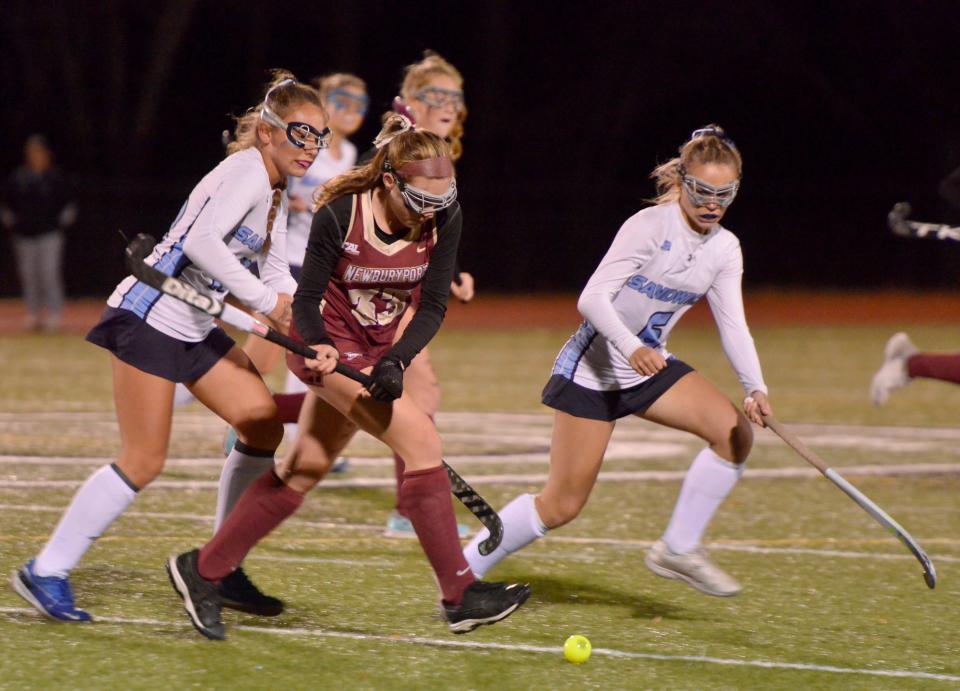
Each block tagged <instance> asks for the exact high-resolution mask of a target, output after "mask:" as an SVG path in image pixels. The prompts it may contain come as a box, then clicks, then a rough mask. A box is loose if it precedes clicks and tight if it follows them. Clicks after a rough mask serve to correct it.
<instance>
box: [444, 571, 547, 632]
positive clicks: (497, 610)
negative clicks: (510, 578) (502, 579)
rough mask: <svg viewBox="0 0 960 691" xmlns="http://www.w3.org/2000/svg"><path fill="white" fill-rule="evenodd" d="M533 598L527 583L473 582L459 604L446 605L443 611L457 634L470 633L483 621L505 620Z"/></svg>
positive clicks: (487, 622)
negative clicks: (529, 598)
mask: <svg viewBox="0 0 960 691" xmlns="http://www.w3.org/2000/svg"><path fill="white" fill-rule="evenodd" d="M528 597H530V586H529V585H528V584H527V583H486V582H484V581H474V582H473V583H471V584H470V586H469V587H468V588H467V589H466V590H465V591H463V600H462V601H461V602H460V604H459V605H444V606H443V614H444V617H446V620H447V624H448V625H449V626H450V630H451V631H453V632H454V633H469V632H471V631H473V630H474V629H475V628H477V627H478V626H482V625H483V624H495V623H497V622H498V621H500V620H501V619H506V618H507V617H508V616H510V614H511V613H512V612H513V610H515V609H516V608H517V607H519V606H520V605H522V604H523V603H524V602H526V600H527V598H528Z"/></svg>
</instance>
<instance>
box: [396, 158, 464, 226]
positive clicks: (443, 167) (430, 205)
mask: <svg viewBox="0 0 960 691" xmlns="http://www.w3.org/2000/svg"><path fill="white" fill-rule="evenodd" d="M419 164H425V165H423V166H422V167H421V166H420V165H419ZM400 170H401V171H403V175H401V174H400V171H398V170H394V169H393V166H391V165H390V161H384V162H383V172H384V173H392V174H393V176H394V177H395V178H396V179H397V188H398V189H399V190H400V196H401V197H403V203H404V204H405V205H406V206H407V208H408V209H410V210H411V211H413V212H414V213H415V214H425V213H427V212H430V211H434V212H435V211H442V210H443V209H446V208H448V207H450V206H452V205H453V203H454V202H455V201H456V200H457V179H456V178H455V177H453V164H452V163H450V159H448V158H447V157H446V156H440V157H437V158H428V159H426V160H423V161H413V162H411V163H408V164H406V165H405V166H403V167H401V168H400ZM408 175H425V176H427V177H448V176H449V177H450V187H448V188H447V191H446V192H444V193H443V194H433V193H431V192H427V191H426V190H422V189H420V188H419V187H414V186H413V185H410V184H408V183H407V181H406V180H404V177H405V176H408Z"/></svg>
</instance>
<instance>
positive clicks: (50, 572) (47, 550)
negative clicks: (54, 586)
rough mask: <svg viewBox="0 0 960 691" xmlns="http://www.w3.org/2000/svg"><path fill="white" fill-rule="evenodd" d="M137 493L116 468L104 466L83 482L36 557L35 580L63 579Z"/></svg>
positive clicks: (135, 488)
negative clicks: (39, 578) (43, 577)
mask: <svg viewBox="0 0 960 691" xmlns="http://www.w3.org/2000/svg"><path fill="white" fill-rule="evenodd" d="M138 491H139V489H138V488H137V487H135V486H134V485H133V483H131V482H130V481H129V480H128V479H127V478H126V477H125V476H124V475H123V474H122V473H121V471H120V469H119V468H117V467H116V466H114V465H113V464H111V465H105V466H103V467H102V468H100V469H99V470H97V471H96V472H95V473H94V474H93V475H91V476H90V477H89V478H87V481H86V482H84V483H83V485H81V486H80V489H79V490H77V493H76V494H75V495H73V501H71V502H70V506H69V507H68V508H67V510H66V512H65V513H64V514H63V516H62V517H61V518H60V522H59V523H58V524H57V527H56V528H55V529H54V531H53V534H52V535H51V536H50V539H49V540H48V541H47V544H46V545H45V546H44V548H43V551H41V552H40V554H39V555H38V556H37V559H36V561H35V562H34V567H33V570H34V572H35V573H36V574H37V575H38V576H58V577H59V578H66V577H67V575H68V574H69V573H70V571H71V570H72V569H73V567H75V566H76V565H77V563H78V562H79V561H80V559H81V558H83V555H84V554H86V552H87V550H88V549H90V545H92V544H93V542H94V540H96V539H97V538H98V537H100V536H101V535H102V534H103V532H104V531H105V530H106V529H107V528H109V527H110V524H111V523H113V522H114V521H115V520H117V518H119V517H120V515H121V514H122V513H123V512H124V511H126V510H127V507H128V506H130V503H131V502H132V501H133V500H134V498H135V497H136V496H137V492H138Z"/></svg>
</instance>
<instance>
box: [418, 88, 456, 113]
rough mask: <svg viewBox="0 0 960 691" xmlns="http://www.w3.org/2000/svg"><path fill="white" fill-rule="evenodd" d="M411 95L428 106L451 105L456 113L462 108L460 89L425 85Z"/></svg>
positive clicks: (443, 106)
mask: <svg viewBox="0 0 960 691" xmlns="http://www.w3.org/2000/svg"><path fill="white" fill-rule="evenodd" d="M413 97H414V98H415V99H417V100H418V101H420V102H421V103H424V104H426V105H427V106H428V107H430V108H445V107H446V106H453V110H454V111H455V112H457V113H459V112H460V111H462V110H463V91H461V90H460V89H443V88H441V87H439V86H427V87H424V88H422V89H420V91H418V92H417V93H415V94H414V95H413Z"/></svg>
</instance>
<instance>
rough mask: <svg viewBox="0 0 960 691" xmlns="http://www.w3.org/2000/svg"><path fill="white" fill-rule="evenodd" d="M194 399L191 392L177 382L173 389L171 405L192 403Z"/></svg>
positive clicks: (178, 405) (176, 406) (175, 406)
mask: <svg viewBox="0 0 960 691" xmlns="http://www.w3.org/2000/svg"><path fill="white" fill-rule="evenodd" d="M195 400H197V399H196V397H194V395H193V393H192V392H191V391H190V389H188V388H187V387H186V385H184V384H177V386H176V388H175V389H174V390H173V407H174V408H179V407H180V406H182V405H187V404H188V403H193V402H194V401H195Z"/></svg>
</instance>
